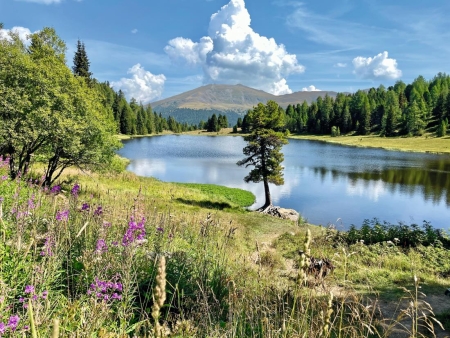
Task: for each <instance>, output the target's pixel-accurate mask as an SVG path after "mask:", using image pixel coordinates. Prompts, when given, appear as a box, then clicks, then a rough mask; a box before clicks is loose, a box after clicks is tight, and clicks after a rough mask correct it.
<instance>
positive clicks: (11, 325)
mask: <svg viewBox="0 0 450 338" xmlns="http://www.w3.org/2000/svg"><path fill="white" fill-rule="evenodd" d="M19 321H20V317H19V316H18V315H13V316H11V317H9V320H8V324H5V323H3V322H0V337H1V335H2V334H4V333H6V331H7V330H8V329H9V330H11V331H12V332H14V331H16V329H17V325H18V324H19Z"/></svg>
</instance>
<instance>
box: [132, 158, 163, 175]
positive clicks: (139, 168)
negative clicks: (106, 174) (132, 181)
mask: <svg viewBox="0 0 450 338" xmlns="http://www.w3.org/2000/svg"><path fill="white" fill-rule="evenodd" d="M127 170H129V171H132V172H134V173H135V174H137V175H139V176H155V177H158V176H163V175H165V173H166V170H167V168H166V162H165V161H161V160H146V159H142V160H136V161H132V162H131V163H130V165H129V166H128V168H127Z"/></svg>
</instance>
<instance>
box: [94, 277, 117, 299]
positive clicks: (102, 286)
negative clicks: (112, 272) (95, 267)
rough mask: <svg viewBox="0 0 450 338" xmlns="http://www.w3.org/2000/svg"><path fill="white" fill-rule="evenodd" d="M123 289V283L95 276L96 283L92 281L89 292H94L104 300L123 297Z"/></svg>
mask: <svg viewBox="0 0 450 338" xmlns="http://www.w3.org/2000/svg"><path fill="white" fill-rule="evenodd" d="M122 290H123V288H122V283H119V282H111V281H102V280H100V279H98V278H95V283H92V284H91V285H90V286H89V290H88V291H87V294H88V295H92V294H93V295H95V296H96V297H97V298H98V299H100V300H102V301H109V300H110V301H113V300H121V299H122V295H121V293H122Z"/></svg>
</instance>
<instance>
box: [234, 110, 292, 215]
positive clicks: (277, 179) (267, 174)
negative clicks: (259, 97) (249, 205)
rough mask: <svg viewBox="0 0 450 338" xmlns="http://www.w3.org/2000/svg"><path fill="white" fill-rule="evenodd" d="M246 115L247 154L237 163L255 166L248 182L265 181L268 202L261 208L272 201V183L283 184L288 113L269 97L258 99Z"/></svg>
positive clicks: (248, 177)
mask: <svg viewBox="0 0 450 338" xmlns="http://www.w3.org/2000/svg"><path fill="white" fill-rule="evenodd" d="M247 119H248V123H249V129H250V131H251V133H250V135H248V136H245V137H244V139H245V141H246V142H247V146H246V147H244V149H243V153H244V155H245V156H247V157H246V158H244V159H243V160H241V161H239V162H238V163H237V165H239V166H245V167H249V166H253V167H254V168H253V169H252V170H251V171H250V172H249V174H248V175H247V176H246V177H245V178H244V181H245V182H247V183H248V182H254V183H258V182H261V181H262V182H264V192H265V203H264V205H263V206H262V207H261V209H266V208H267V207H269V206H270V205H272V199H271V195H270V190H269V183H272V184H275V185H282V184H284V179H283V167H282V165H281V163H282V162H283V160H284V156H283V153H282V152H281V148H282V147H283V145H284V144H287V140H286V137H285V135H284V134H283V133H282V132H280V129H281V128H283V127H284V125H285V114H284V111H283V109H282V108H280V107H279V106H278V104H277V103H276V102H274V101H268V102H267V104H266V105H263V104H262V103H259V104H258V105H257V106H256V107H255V108H253V110H251V111H250V112H249V113H248V115H247Z"/></svg>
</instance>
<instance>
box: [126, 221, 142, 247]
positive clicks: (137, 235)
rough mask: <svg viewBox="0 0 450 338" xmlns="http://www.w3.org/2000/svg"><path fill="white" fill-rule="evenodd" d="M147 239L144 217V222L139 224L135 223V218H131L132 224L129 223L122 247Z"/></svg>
mask: <svg viewBox="0 0 450 338" xmlns="http://www.w3.org/2000/svg"><path fill="white" fill-rule="evenodd" d="M144 239H145V218H144V217H142V220H141V221H140V222H138V223H136V222H135V220H134V217H133V216H132V217H131V220H130V222H129V223H128V229H127V231H126V232H125V235H123V238H122V245H123V246H128V245H130V244H131V243H133V242H135V241H138V242H139V241H142V240H144Z"/></svg>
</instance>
